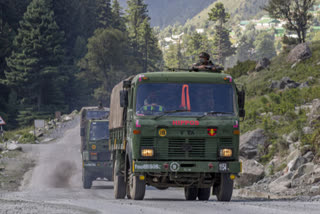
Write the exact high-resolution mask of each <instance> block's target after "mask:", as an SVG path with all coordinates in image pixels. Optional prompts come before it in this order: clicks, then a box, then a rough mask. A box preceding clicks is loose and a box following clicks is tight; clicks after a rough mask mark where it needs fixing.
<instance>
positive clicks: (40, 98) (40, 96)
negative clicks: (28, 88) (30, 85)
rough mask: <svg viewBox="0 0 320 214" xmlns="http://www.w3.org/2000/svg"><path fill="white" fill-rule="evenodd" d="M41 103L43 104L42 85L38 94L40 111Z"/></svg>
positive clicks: (39, 108)
mask: <svg viewBox="0 0 320 214" xmlns="http://www.w3.org/2000/svg"><path fill="white" fill-rule="evenodd" d="M41 104H42V88H41V87H40V88H39V92H38V95H37V108H38V111H40V110H41Z"/></svg>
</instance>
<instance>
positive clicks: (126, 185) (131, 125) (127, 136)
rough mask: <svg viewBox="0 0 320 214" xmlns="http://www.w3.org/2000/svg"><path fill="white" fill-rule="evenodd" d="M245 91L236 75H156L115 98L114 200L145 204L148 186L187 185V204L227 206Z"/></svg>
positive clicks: (132, 82)
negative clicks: (223, 203)
mask: <svg viewBox="0 0 320 214" xmlns="http://www.w3.org/2000/svg"><path fill="white" fill-rule="evenodd" d="M244 102H245V92H244V90H243V89H242V90H239V89H238V87H237V86H236V84H235V82H234V80H233V79H232V77H231V76H229V75H227V74H224V73H211V72H201V71H199V72H155V73H144V74H140V75H137V76H132V77H130V78H128V79H126V80H124V81H122V82H120V83H119V84H118V85H116V86H115V87H114V89H113V91H112V95H111V105H110V123H109V130H110V144H111V149H112V156H113V157H112V159H113V164H114V167H113V170H114V195H115V198H117V199H122V198H125V197H126V196H127V197H128V198H129V199H134V200H143V198H144V195H145V191H146V185H150V186H154V187H156V188H158V189H160V190H164V189H167V188H168V187H183V188H184V194H185V198H186V200H196V199H197V198H198V199H199V200H208V199H209V197H210V195H211V193H212V194H213V195H216V197H217V199H218V200H219V201H230V200H231V197H232V192H233V181H234V179H235V178H236V177H237V176H238V174H239V173H240V172H241V170H242V165H241V162H240V161H239V135H240V126H239V120H240V119H241V118H244V116H245V110H244Z"/></svg>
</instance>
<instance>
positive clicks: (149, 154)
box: [141, 149, 154, 157]
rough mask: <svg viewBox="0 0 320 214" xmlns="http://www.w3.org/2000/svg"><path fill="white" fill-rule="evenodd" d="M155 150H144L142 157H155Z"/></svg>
mask: <svg viewBox="0 0 320 214" xmlns="http://www.w3.org/2000/svg"><path fill="white" fill-rule="evenodd" d="M153 154H154V152H153V149H142V150H141V156H142V157H153Z"/></svg>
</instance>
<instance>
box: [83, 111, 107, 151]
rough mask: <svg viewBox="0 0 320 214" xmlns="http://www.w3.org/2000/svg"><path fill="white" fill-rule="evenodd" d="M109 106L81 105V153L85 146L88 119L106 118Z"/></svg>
mask: <svg viewBox="0 0 320 214" xmlns="http://www.w3.org/2000/svg"><path fill="white" fill-rule="evenodd" d="M109 112H110V109H109V108H105V107H95V106H94V107H83V108H82V109H81V111H80V115H81V121H80V132H81V134H80V135H81V149H80V150H81V153H82V152H83V150H84V149H85V146H86V137H85V136H87V133H86V132H87V127H88V122H89V120H100V119H107V118H108V117H109Z"/></svg>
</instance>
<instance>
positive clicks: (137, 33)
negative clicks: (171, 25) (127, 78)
mask: <svg viewBox="0 0 320 214" xmlns="http://www.w3.org/2000/svg"><path fill="white" fill-rule="evenodd" d="M126 19H127V26H128V28H127V29H128V33H129V41H130V48H131V57H132V58H133V59H132V61H136V62H137V64H136V65H137V67H136V69H135V72H136V73H139V72H147V71H149V70H157V67H158V65H159V64H160V61H161V59H162V54H161V51H160V49H159V47H158V39H157V37H156V36H155V33H154V32H153V29H152V28H151V26H150V22H149V21H150V17H149V16H148V10H147V5H146V4H145V3H144V1H143V0H129V1H128V9H127V17H126Z"/></svg>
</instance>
